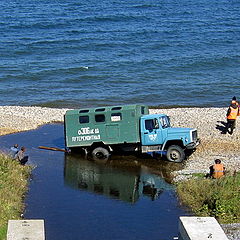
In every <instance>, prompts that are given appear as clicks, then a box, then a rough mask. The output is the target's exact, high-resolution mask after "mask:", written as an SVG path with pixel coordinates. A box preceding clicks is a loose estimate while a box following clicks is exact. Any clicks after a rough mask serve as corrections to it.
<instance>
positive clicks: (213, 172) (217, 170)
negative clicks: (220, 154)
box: [209, 159, 225, 179]
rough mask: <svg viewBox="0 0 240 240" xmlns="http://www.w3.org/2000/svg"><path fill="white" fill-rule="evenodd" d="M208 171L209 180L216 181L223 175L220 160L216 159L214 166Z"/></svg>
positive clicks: (223, 168)
mask: <svg viewBox="0 0 240 240" xmlns="http://www.w3.org/2000/svg"><path fill="white" fill-rule="evenodd" d="M209 169H210V173H209V176H210V177H211V178H214V179H217V178H221V177H222V176H224V175H225V167H224V165H223V164H222V163H221V160H220V159H216V160H215V164H214V165H212V166H211V167H210V168H209Z"/></svg>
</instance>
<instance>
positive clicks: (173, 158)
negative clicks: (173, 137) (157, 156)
mask: <svg viewBox="0 0 240 240" xmlns="http://www.w3.org/2000/svg"><path fill="white" fill-rule="evenodd" d="M184 159H185V153H184V150H183V149H182V148H181V147H179V146H178V145H172V146H170V147H169V148H168V150H167V160H168V161H170V162H182V161H183V160H184Z"/></svg>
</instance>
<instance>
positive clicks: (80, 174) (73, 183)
mask: <svg viewBox="0 0 240 240" xmlns="http://www.w3.org/2000/svg"><path fill="white" fill-rule="evenodd" d="M64 179H65V184H66V185H68V186H70V187H73V188H77V189H81V190H86V191H91V192H94V193H96V194H103V195H105V196H108V197H110V198H115V199H119V200H122V201H126V202H130V203H135V202H137V201H138V199H139V198H140V197H141V196H147V197H149V198H150V199H151V200H155V199H157V198H158V197H159V195H160V194H161V193H162V192H163V191H164V190H170V189H172V186H171V185H170V184H168V183H166V182H165V181H164V180H163V179H162V178H161V177H159V176H157V175H155V174H151V173H149V172H148V171H147V169H146V168H144V167H135V168H134V169H133V168H131V169H125V168H124V169H122V168H117V167H112V166H110V164H101V163H96V162H93V161H89V160H87V159H83V158H80V156H77V157H74V156H69V155H66V157H65V168H64Z"/></svg>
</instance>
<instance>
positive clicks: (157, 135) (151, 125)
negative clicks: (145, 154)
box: [141, 117, 163, 145]
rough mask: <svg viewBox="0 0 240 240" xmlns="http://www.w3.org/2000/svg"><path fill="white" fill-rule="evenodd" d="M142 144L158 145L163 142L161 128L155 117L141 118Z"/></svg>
mask: <svg viewBox="0 0 240 240" xmlns="http://www.w3.org/2000/svg"><path fill="white" fill-rule="evenodd" d="M141 141H142V145H159V144H162V143H163V139H162V128H161V126H160V124H159V119H158V118H157V117H152V118H142V119H141Z"/></svg>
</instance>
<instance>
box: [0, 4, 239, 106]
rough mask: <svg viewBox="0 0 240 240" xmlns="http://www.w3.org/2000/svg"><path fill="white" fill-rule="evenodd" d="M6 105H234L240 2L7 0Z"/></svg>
mask: <svg viewBox="0 0 240 240" xmlns="http://www.w3.org/2000/svg"><path fill="white" fill-rule="evenodd" d="M0 9H1V10H0V13H1V14H0V99H1V105H40V106H48V107H78V108H80V107H91V106H102V105H119V104H126V103H141V104H147V105H150V106H173V105H174V106H218V107H219V106H227V105H228V103H229V100H230V99H231V98H232V97H233V96H234V95H236V96H237V97H239V96H238V94H239V90H240V88H239V80H240V77H239V76H240V75H239V74H240V71H239V65H240V54H239V53H240V44H239V42H240V15H239V12H240V2H239V1H237V0H201V1H195V0H182V1H169V0H165V1H162V0H159V1H156V0H141V1H140V0H135V1H133V0H124V1H123V0H119V1H115V0H107V1H106V0H102V1H97V0H82V1H78V0H68V1H65V0H51V1H47V0H21V1H19V0H9V1H0Z"/></svg>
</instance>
